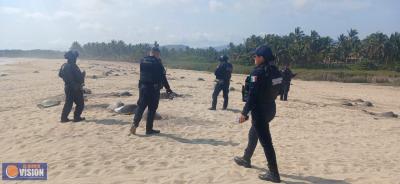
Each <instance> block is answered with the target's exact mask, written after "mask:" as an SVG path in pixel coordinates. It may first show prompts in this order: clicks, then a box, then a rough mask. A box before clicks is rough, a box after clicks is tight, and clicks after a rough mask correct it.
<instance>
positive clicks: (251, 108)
mask: <svg viewBox="0 0 400 184" xmlns="http://www.w3.org/2000/svg"><path fill="white" fill-rule="evenodd" d="M265 67H266V64H261V65H259V66H257V67H256V68H255V69H254V70H253V71H252V72H251V75H250V83H249V92H248V98H247V100H246V104H245V106H244V108H243V111H242V114H243V115H245V116H247V115H248V113H249V112H251V118H252V121H251V124H252V126H251V128H250V130H249V135H248V136H249V142H248V145H247V148H246V150H245V152H244V156H243V158H244V159H245V160H247V161H248V162H249V163H250V159H251V157H252V156H253V153H254V150H255V148H256V146H257V142H258V140H259V141H260V143H261V145H262V147H263V149H264V154H265V157H266V158H267V161H268V167H269V169H270V171H272V172H274V173H278V166H277V162H276V156H275V150H274V146H273V144H272V138H271V133H270V130H269V122H270V121H271V120H272V119H274V117H275V113H276V105H275V98H276V96H274V95H270V94H271V91H270V90H272V88H271V86H270V85H268V82H267V80H266V79H267V77H266V72H267V71H266V70H265Z"/></svg>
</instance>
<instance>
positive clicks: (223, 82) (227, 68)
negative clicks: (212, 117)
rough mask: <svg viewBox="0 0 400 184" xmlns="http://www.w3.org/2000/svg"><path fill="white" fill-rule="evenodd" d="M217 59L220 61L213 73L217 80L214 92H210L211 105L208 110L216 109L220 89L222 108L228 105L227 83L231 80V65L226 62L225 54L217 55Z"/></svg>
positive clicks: (224, 108)
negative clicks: (222, 99)
mask: <svg viewBox="0 0 400 184" xmlns="http://www.w3.org/2000/svg"><path fill="white" fill-rule="evenodd" d="M218 60H219V61H220V63H219V65H218V67H217V69H216V70H215V73H214V74H215V77H216V79H217V80H216V84H215V88H214V92H213V94H212V105H211V108H209V110H216V109H217V98H218V95H219V93H220V92H221V90H222V94H223V97H224V105H223V107H222V109H223V110H226V108H227V107H228V98H229V96H228V94H229V84H230V81H231V76H232V71H233V66H232V64H231V63H229V62H228V60H229V58H228V56H226V55H222V56H221V57H219V59H218Z"/></svg>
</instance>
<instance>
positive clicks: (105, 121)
mask: <svg viewBox="0 0 400 184" xmlns="http://www.w3.org/2000/svg"><path fill="white" fill-rule="evenodd" d="M87 121H89V122H95V123H97V124H102V125H129V124H131V122H125V121H121V120H117V119H101V120H96V119H94V120H93V119H92V120H87Z"/></svg>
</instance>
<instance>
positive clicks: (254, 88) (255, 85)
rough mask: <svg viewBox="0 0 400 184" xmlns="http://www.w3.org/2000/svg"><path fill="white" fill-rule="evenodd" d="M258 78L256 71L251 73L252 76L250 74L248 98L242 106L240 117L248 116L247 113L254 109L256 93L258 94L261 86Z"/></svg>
mask: <svg viewBox="0 0 400 184" xmlns="http://www.w3.org/2000/svg"><path fill="white" fill-rule="evenodd" d="M260 76H261V75H260V74H259V73H258V72H257V71H255V72H252V74H251V77H250V78H251V82H250V84H249V96H248V99H247V101H246V104H245V105H244V107H243V110H242V115H244V116H248V114H249V112H250V111H251V110H253V109H254V107H255V104H256V100H257V99H256V96H257V93H258V92H259V90H260V86H261V78H260Z"/></svg>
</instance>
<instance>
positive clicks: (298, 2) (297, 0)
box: [293, 0, 310, 9]
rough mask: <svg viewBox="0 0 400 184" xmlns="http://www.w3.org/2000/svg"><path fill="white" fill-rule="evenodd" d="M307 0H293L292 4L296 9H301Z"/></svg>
mask: <svg viewBox="0 0 400 184" xmlns="http://www.w3.org/2000/svg"><path fill="white" fill-rule="evenodd" d="M309 2H310V1H309V0H294V1H293V5H294V7H295V8H296V9H303V8H305V7H306V5H307V4H308V3H309Z"/></svg>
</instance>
